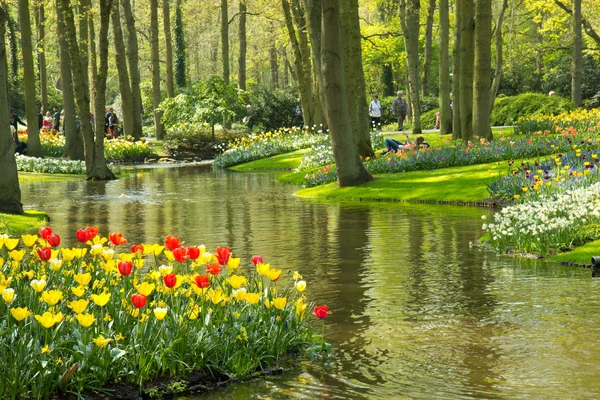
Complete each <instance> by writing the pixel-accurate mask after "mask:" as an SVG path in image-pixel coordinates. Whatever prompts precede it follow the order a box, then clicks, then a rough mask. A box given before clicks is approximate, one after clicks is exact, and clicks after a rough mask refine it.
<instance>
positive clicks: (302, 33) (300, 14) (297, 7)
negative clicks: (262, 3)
mask: <svg viewBox="0 0 600 400" xmlns="http://www.w3.org/2000/svg"><path fill="white" fill-rule="evenodd" d="M290 3H291V5H292V9H291V10H292V17H293V19H294V25H295V27H296V32H297V34H298V44H299V49H300V57H301V63H302V74H303V75H304V82H305V84H306V93H307V96H308V108H307V109H306V110H307V112H308V113H309V117H310V122H311V123H312V124H313V125H316V122H315V96H314V93H313V69H312V63H311V51H310V46H309V43H308V33H307V30H306V18H305V17H304V14H305V13H304V8H303V7H302V4H301V3H300V0H291V1H290ZM302 112H303V113H304V112H305V109H304V107H303V108H302Z"/></svg>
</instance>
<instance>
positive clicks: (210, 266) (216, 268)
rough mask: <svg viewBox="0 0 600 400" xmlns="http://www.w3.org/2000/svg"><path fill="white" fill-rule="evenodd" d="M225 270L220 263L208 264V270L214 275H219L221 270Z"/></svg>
mask: <svg viewBox="0 0 600 400" xmlns="http://www.w3.org/2000/svg"><path fill="white" fill-rule="evenodd" d="M221 271H223V269H221V267H220V266H219V264H218V263H216V262H214V263H210V264H208V265H207V266H206V272H208V273H209V274H212V275H217V274H218V273H219V272H221Z"/></svg>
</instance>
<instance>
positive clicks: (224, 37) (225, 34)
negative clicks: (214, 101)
mask: <svg viewBox="0 0 600 400" xmlns="http://www.w3.org/2000/svg"><path fill="white" fill-rule="evenodd" d="M227 7H228V6H227V0H221V56H222V58H223V59H222V61H223V80H224V81H225V84H226V85H229V14H228V12H227V11H228V10H227Z"/></svg>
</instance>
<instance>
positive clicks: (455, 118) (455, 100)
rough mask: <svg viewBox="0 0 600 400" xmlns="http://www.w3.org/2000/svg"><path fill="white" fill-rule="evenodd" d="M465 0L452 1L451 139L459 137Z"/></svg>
mask: <svg viewBox="0 0 600 400" xmlns="http://www.w3.org/2000/svg"><path fill="white" fill-rule="evenodd" d="M463 1H465V0H456V2H455V3H454V47H453V48H452V95H451V96H450V98H451V100H452V139H454V140H456V139H460V138H461V134H460V39H461V38H460V25H461V22H462V20H461V14H460V11H459V10H460V7H461V6H462V3H463Z"/></svg>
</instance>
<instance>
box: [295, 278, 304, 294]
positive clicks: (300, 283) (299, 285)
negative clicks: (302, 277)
mask: <svg viewBox="0 0 600 400" xmlns="http://www.w3.org/2000/svg"><path fill="white" fill-rule="evenodd" d="M305 289H306V281H298V282H296V290H297V291H298V292H299V293H302V292H304V290H305Z"/></svg>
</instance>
